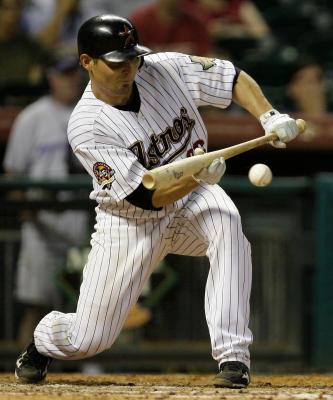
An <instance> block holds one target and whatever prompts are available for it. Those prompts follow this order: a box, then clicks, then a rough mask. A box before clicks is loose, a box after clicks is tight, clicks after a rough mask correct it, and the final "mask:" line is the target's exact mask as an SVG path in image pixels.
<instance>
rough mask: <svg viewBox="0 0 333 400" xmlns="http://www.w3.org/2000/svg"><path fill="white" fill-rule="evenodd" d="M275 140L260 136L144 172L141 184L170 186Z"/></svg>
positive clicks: (302, 128) (301, 123) (301, 126)
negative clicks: (213, 162)
mask: <svg viewBox="0 0 333 400" xmlns="http://www.w3.org/2000/svg"><path fill="white" fill-rule="evenodd" d="M296 123H297V126H298V131H299V133H303V132H304V131H305V130H306V122H305V121H304V120H303V119H297V120H296ZM276 139H278V135H277V134H276V133H271V134H270V135H266V136H260V137H259V138H257V139H252V140H249V141H247V142H243V143H240V144H236V145H235V146H231V147H226V148H225V149H221V150H216V151H211V152H209V153H206V154H203V155H198V156H193V157H188V158H185V159H182V160H179V161H174V162H172V163H170V164H166V165H162V166H161V167H157V168H155V169H152V170H151V171H148V172H146V173H145V174H144V175H143V177H142V184H143V185H144V187H145V188H147V189H149V190H153V189H156V188H157V187H161V186H164V185H165V184H167V183H168V184H170V183H172V182H174V181H177V180H178V179H180V178H184V177H186V176H190V175H193V174H196V173H198V172H199V171H200V170H201V169H202V168H205V167H208V166H209V165H210V163H211V162H212V161H213V160H215V158H219V157H224V159H225V160H227V159H228V158H231V157H234V156H237V155H238V154H241V153H244V152H246V151H248V150H251V149H254V148H256V147H259V146H262V145H263V144H266V143H268V142H270V141H272V140H276Z"/></svg>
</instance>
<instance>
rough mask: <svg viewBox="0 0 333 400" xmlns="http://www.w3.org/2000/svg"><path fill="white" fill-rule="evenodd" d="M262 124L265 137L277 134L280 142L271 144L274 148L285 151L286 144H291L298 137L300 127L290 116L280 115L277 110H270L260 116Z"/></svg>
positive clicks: (275, 141)
mask: <svg viewBox="0 0 333 400" xmlns="http://www.w3.org/2000/svg"><path fill="white" fill-rule="evenodd" d="M260 122H261V125H262V127H263V128H264V130H265V135H270V134H271V133H276V134H277V135H278V137H279V140H274V141H272V142H270V144H271V145H272V146H273V147H276V148H279V149H283V148H285V147H287V146H286V142H290V141H291V140H293V139H295V137H296V136H297V135H298V126H297V124H296V121H295V120H294V119H293V118H290V117H289V115H288V114H280V113H279V112H278V111H276V110H270V111H267V112H265V113H264V114H262V115H261V116H260Z"/></svg>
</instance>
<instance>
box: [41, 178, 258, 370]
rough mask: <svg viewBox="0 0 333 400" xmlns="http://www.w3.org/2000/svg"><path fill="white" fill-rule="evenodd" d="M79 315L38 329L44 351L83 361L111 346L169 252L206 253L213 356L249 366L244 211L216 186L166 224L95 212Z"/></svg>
mask: <svg viewBox="0 0 333 400" xmlns="http://www.w3.org/2000/svg"><path fill="white" fill-rule="evenodd" d="M95 228H96V232H95V233H94V235H93V239H92V249H91V252H90V255H89V258H88V261H87V264H86V266H85V268H84V271H83V281H82V285H81V288H80V297H79V301H78V306H77V310H76V313H70V314H64V313H61V312H57V311H52V312H51V313H50V314H48V315H46V316H45V317H44V318H43V319H42V320H41V321H40V323H39V324H38V326H37V327H36V330H35V333H34V337H35V344H36V346H37V349H38V351H39V352H40V353H42V354H44V355H46V356H49V357H53V358H58V359H72V360H74V359H82V358H87V357H91V356H93V355H95V354H98V353H100V352H102V351H104V350H106V349H108V348H110V347H111V346H112V344H113V342H114V341H115V339H116V338H117V336H118V335H119V333H120V331H121V328H122V326H123V324H124V322H125V319H126V317H127V315H128V313H129V311H130V310H131V309H132V307H133V306H134V305H135V303H136V301H137V299H138V297H139V295H140V292H141V290H142V288H143V286H144V284H145V282H146V281H147V280H148V278H149V276H150V274H151V273H152V271H153V270H154V268H155V267H156V266H157V264H158V263H159V262H160V261H161V260H162V259H163V258H164V257H165V256H166V255H167V254H168V253H173V254H183V255H192V256H202V255H205V254H206V255H207V256H208V258H209V260H210V270H209V274H208V278H207V284H206V290H205V313H206V318H207V323H208V328H209V333H210V338H211V345H212V355H213V357H214V359H215V360H216V361H217V362H218V363H219V364H220V363H221V362H224V361H234V360H238V361H242V362H244V363H245V364H246V365H247V366H250V356H249V351H248V346H249V344H251V343H252V334H251V331H250V330H249V328H248V322H249V312H250V309H249V299H250V290H251V272H252V271H251V269H252V267H251V250H250V245H249V243H248V241H247V239H246V238H245V236H244V235H243V233H242V227H241V221H240V216H239V213H238V211H237V209H236V207H235V205H234V204H233V202H232V201H231V199H230V198H229V196H227V194H226V193H225V192H224V191H223V190H222V189H221V188H220V187H219V186H218V185H213V186H209V185H205V186H204V187H199V188H197V189H195V190H194V191H193V192H192V193H191V195H190V196H189V198H188V200H187V201H186V202H184V204H183V207H182V208H179V209H177V210H176V211H175V212H173V213H171V214H169V215H168V216H165V217H163V218H161V219H142V220H141V219H135V218H133V219H125V218H122V217H118V216H112V215H111V214H110V213H107V212H105V211H102V210H98V211H97V224H96V226H95Z"/></svg>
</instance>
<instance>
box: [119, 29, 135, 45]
mask: <svg viewBox="0 0 333 400" xmlns="http://www.w3.org/2000/svg"><path fill="white" fill-rule="evenodd" d="M119 36H127V38H126V41H125V47H127V46H128V45H129V44H130V43H134V44H135V43H136V40H135V38H134V29H128V26H127V25H125V24H124V32H120V33H119Z"/></svg>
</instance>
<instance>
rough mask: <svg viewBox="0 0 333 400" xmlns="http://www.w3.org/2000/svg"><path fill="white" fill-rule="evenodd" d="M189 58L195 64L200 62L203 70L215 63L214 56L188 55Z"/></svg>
mask: <svg viewBox="0 0 333 400" xmlns="http://www.w3.org/2000/svg"><path fill="white" fill-rule="evenodd" d="M190 60H191V61H192V62H194V63H196V64H201V65H202V69H203V70H204V71H206V70H207V69H209V68H211V67H213V66H214V65H216V62H215V60H214V58H207V57H199V56H190Z"/></svg>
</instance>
